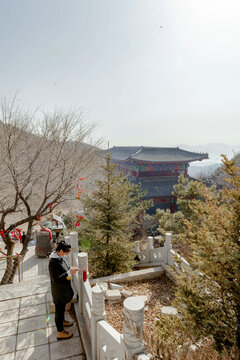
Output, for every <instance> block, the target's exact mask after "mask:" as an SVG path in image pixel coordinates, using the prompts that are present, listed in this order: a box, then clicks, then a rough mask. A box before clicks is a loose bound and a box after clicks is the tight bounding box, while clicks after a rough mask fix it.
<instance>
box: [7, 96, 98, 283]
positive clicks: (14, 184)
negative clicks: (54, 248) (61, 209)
mask: <svg viewBox="0 0 240 360" xmlns="http://www.w3.org/2000/svg"><path fill="white" fill-rule="evenodd" d="M0 111H1V114H0V116H1V118H0V144H1V145H0V233H1V235H2V238H3V241H4V243H5V244H6V246H7V255H8V256H11V255H12V254H13V248H14V241H12V239H11V237H10V235H9V234H10V232H11V231H12V229H14V228H16V227H17V226H20V225H22V224H26V223H27V224H28V228H27V239H26V241H25V242H24V246H23V249H22V251H21V255H23V256H25V254H26V251H27V246H28V243H29V241H30V236H31V232H32V226H33V223H34V221H35V220H38V219H39V217H41V216H44V215H47V214H49V213H50V212H51V211H52V210H53V209H54V208H55V207H56V206H58V205H59V204H61V203H62V202H64V201H66V200H69V199H72V198H73V189H74V187H75V186H76V182H77V180H78V178H79V177H81V176H82V175H83V174H86V171H87V169H88V168H89V167H90V166H91V165H92V163H93V162H94V160H95V159H96V155H97V152H98V148H97V145H99V142H98V143H97V142H95V143H93V141H92V139H91V137H92V135H93V130H94V126H91V125H88V124H86V123H85V122H84V121H83V119H82V113H81V112H80V111H69V112H64V111H61V110H56V111H55V112H54V113H51V114H46V113H43V114H39V113H38V112H35V113H30V112H29V111H23V110H22V109H21V108H20V107H19V106H18V105H17V103H16V99H15V98H14V99H13V101H12V102H11V103H9V101H6V100H4V101H3V102H2V104H1V109H0ZM13 214H14V220H12V219H13V216H12V215H13ZM15 271H16V262H15V263H14V261H12V260H11V258H8V261H7V267H6V270H5V273H4V275H3V278H2V280H1V284H6V283H11V282H12V281H13V277H14V274H15Z"/></svg>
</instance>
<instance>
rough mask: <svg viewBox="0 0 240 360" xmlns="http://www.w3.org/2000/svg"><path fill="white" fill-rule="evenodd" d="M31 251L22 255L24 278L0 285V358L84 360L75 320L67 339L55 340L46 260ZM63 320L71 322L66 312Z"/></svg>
mask: <svg viewBox="0 0 240 360" xmlns="http://www.w3.org/2000/svg"><path fill="white" fill-rule="evenodd" d="M33 253H34V249H31V248H30V250H29V252H28V256H27V257H26V260H27V259H29V260H28V262H27V264H28V265H29V266H28V267H27V266H25V275H26V276H25V278H27V279H28V280H27V281H26V280H25V281H23V282H20V283H14V284H11V285H2V286H0V360H70V359H71V360H84V359H85V354H84V350H83V347H82V341H81V338H80V334H79V330H78V327H77V324H76V322H74V325H73V327H71V328H69V330H70V331H72V332H73V337H72V338H71V339H69V340H64V341H57V339H56V334H57V333H56V327H55V322H54V314H50V313H49V302H50V301H51V294H50V282H49V278H48V274H47V263H48V259H39V258H35V255H33ZM23 276H24V274H23ZM66 320H71V321H74V319H72V317H71V315H70V313H68V312H66Z"/></svg>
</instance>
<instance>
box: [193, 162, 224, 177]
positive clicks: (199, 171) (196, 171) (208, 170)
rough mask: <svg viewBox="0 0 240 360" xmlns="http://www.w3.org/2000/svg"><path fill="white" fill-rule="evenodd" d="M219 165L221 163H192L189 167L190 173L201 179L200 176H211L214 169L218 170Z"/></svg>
mask: <svg viewBox="0 0 240 360" xmlns="http://www.w3.org/2000/svg"><path fill="white" fill-rule="evenodd" d="M219 167H221V163H216V164H210V165H205V166H195V165H190V167H189V169H188V174H189V175H190V176H191V177H193V178H196V179H199V178H200V177H201V178H205V177H209V176H211V175H212V174H213V173H214V171H216V169H218V168H219Z"/></svg>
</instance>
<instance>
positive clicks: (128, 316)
mask: <svg viewBox="0 0 240 360" xmlns="http://www.w3.org/2000/svg"><path fill="white" fill-rule="evenodd" d="M123 306H124V309H123V317H124V321H123V341H124V344H125V350H126V351H125V355H126V359H132V357H133V356H134V355H136V354H139V353H141V352H143V351H144V344H143V334H144V329H143V326H144V301H143V300H142V299H141V298H140V297H138V296H135V297H129V298H127V299H125V300H124V302H123Z"/></svg>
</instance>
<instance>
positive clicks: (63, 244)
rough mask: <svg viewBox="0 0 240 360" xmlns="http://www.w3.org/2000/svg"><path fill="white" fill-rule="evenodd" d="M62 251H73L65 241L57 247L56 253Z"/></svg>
mask: <svg viewBox="0 0 240 360" xmlns="http://www.w3.org/2000/svg"><path fill="white" fill-rule="evenodd" d="M60 250H62V251H63V252H69V251H70V250H71V245H70V244H67V243H66V242H65V241H64V240H62V241H60V243H58V245H57V247H56V252H58V251H60Z"/></svg>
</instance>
